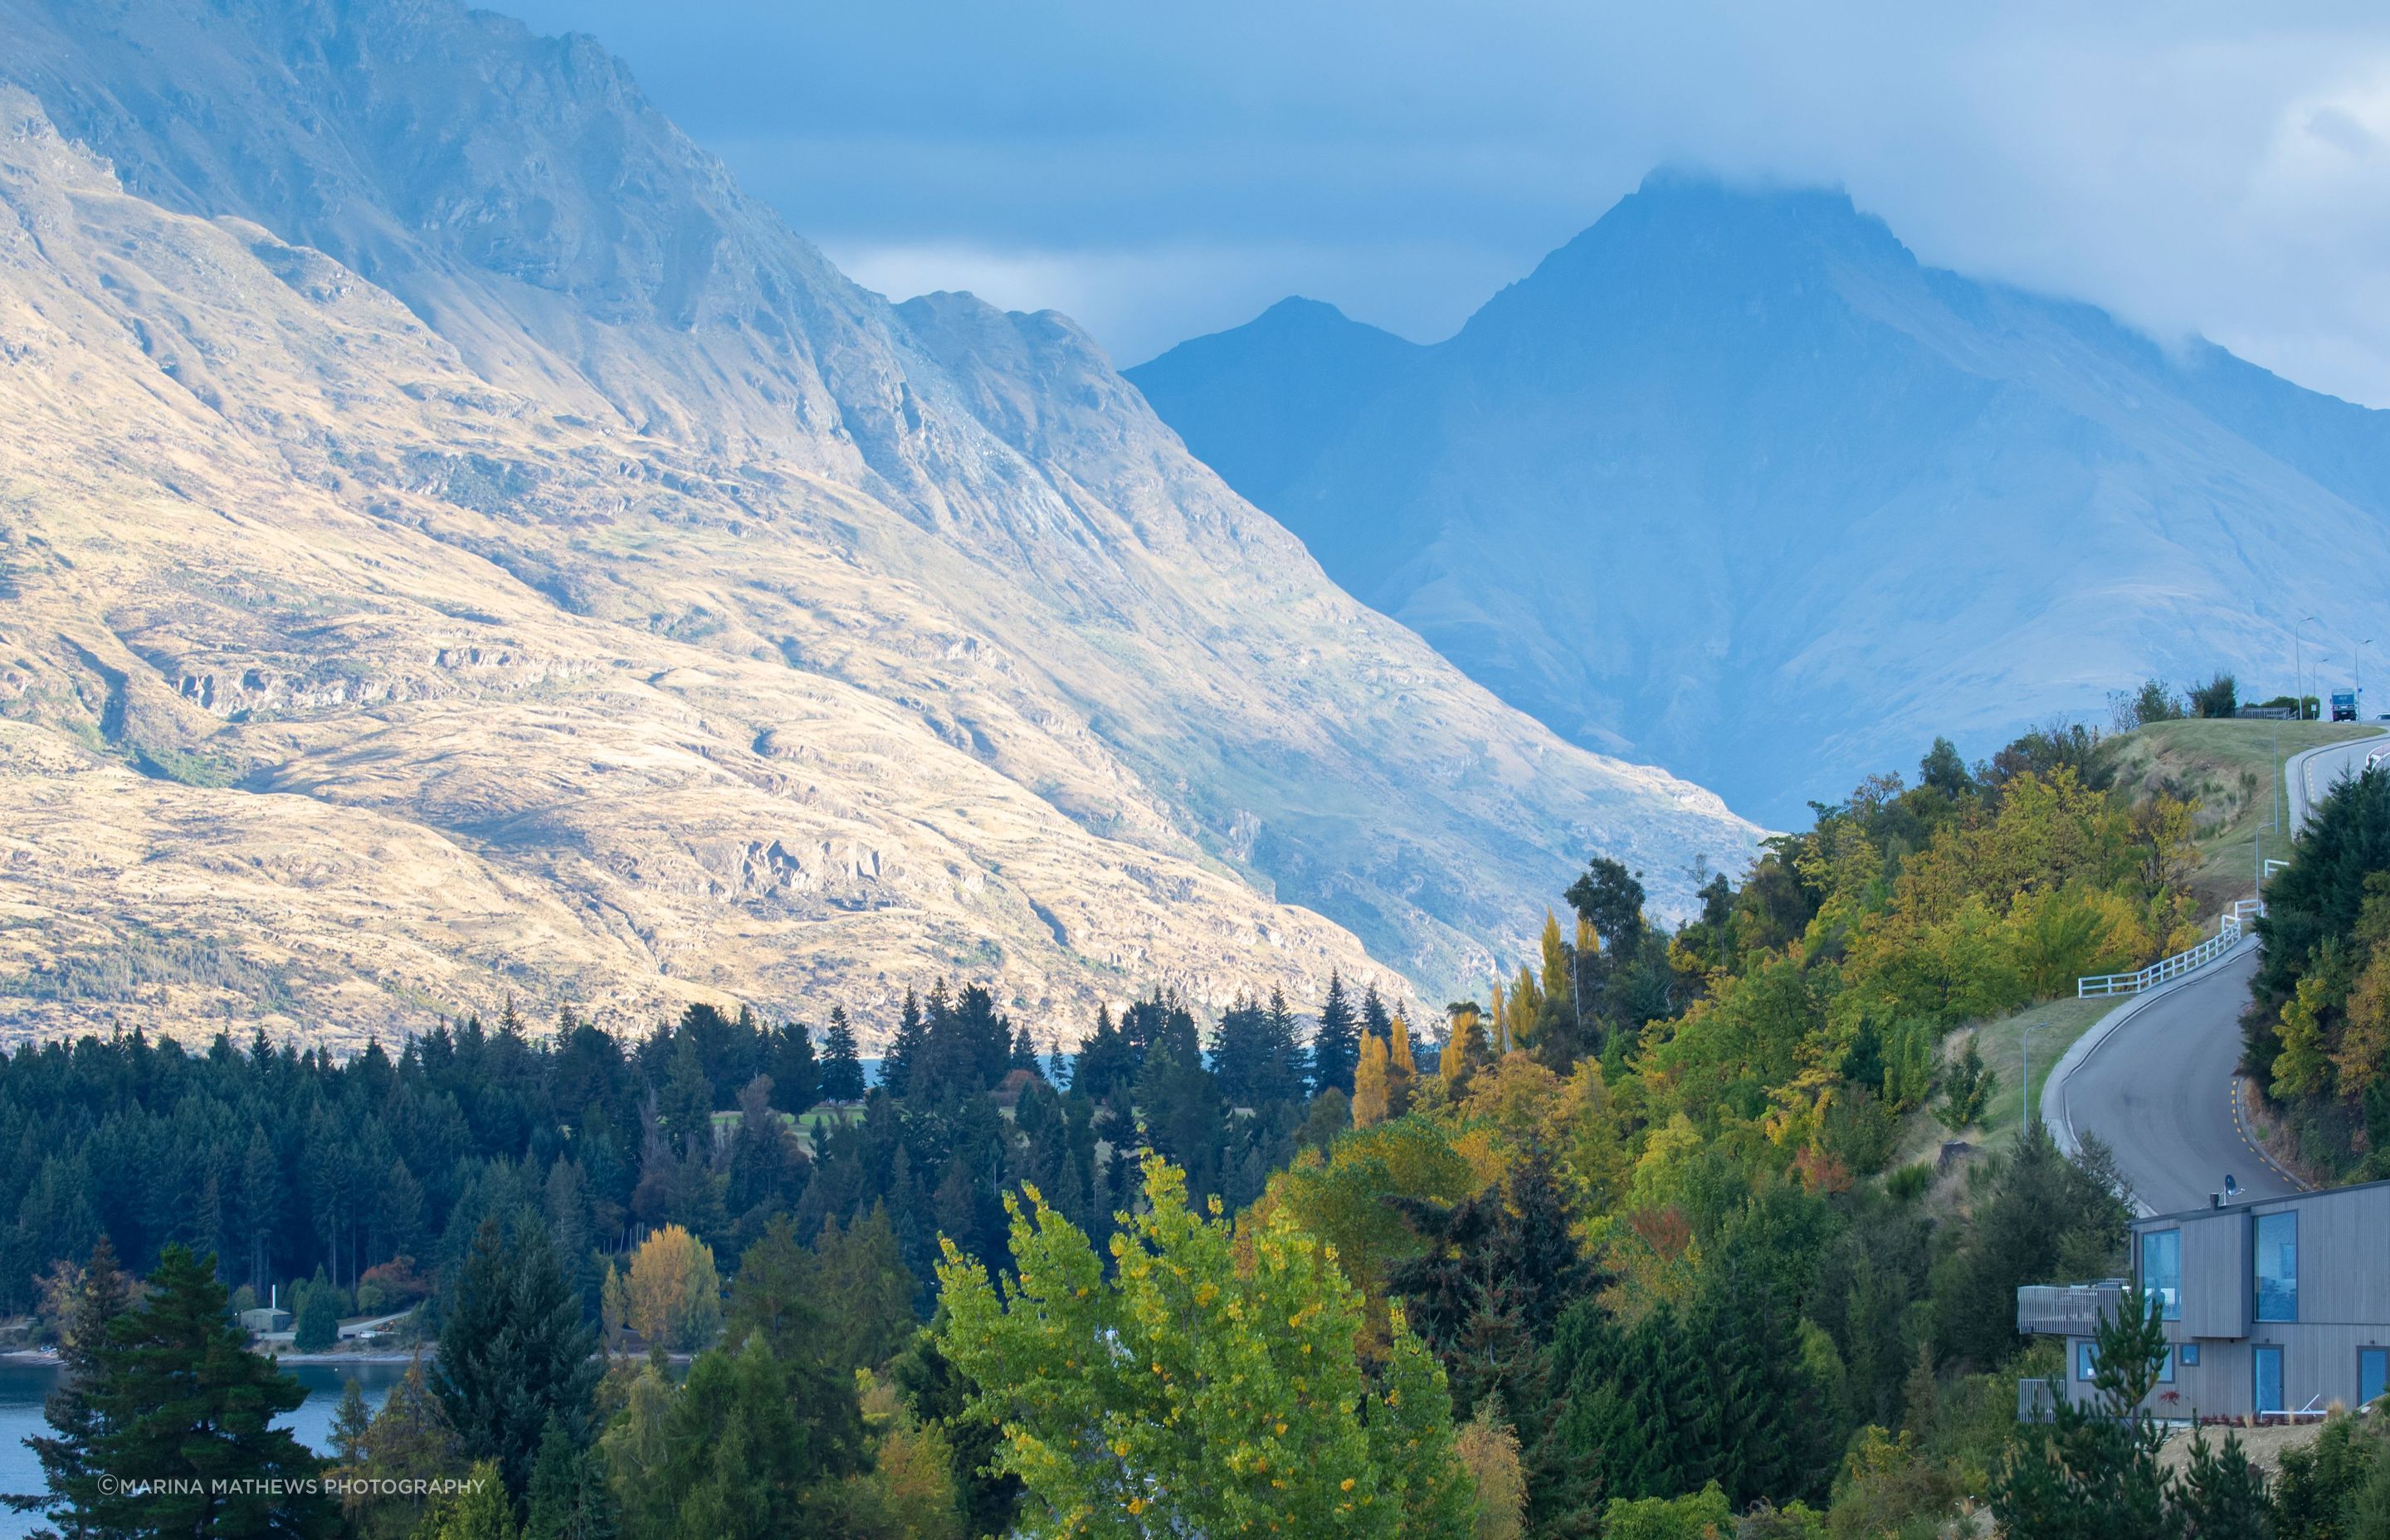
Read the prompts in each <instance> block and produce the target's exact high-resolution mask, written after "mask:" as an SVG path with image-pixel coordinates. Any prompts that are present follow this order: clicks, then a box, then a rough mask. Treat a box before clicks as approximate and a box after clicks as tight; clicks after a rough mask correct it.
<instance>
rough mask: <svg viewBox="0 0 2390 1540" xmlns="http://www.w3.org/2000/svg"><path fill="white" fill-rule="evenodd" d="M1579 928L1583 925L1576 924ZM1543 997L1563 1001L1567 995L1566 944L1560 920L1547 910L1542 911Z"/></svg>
mask: <svg viewBox="0 0 2390 1540" xmlns="http://www.w3.org/2000/svg"><path fill="white" fill-rule="evenodd" d="M1578 924H1579V925H1580V927H1581V926H1582V925H1583V924H1584V922H1583V921H1582V920H1580V921H1579V922H1578ZM1543 949H1544V979H1543V983H1544V996H1545V998H1547V999H1560V1000H1565V999H1567V998H1568V994H1569V955H1568V943H1567V942H1565V941H1563V940H1561V922H1560V918H1559V917H1558V916H1556V915H1554V914H1553V913H1552V912H1551V911H1550V910H1549V909H1547V910H1545V911H1544V939H1543Z"/></svg>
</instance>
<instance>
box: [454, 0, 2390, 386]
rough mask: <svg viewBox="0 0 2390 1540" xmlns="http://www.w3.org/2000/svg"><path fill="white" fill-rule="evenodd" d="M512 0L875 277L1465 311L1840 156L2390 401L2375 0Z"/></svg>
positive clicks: (1196, 312) (1198, 305) (1384, 310)
mask: <svg viewBox="0 0 2390 1540" xmlns="http://www.w3.org/2000/svg"><path fill="white" fill-rule="evenodd" d="M498 4H499V5H500V6H501V7H502V8H505V9H508V10H511V11H513V12H515V13H516V14H518V15H520V16H522V17H524V18H525V19H527V20H529V21H531V22H532V23H533V25H534V26H535V27H538V28H539V29H541V30H543V31H548V32H555V31H562V30H567V29H570V30H576V31H584V32H593V33H595V34H596V35H597V36H598V37H599V38H600V39H602V40H603V41H605V42H606V43H607V44H608V45H610V46H611V47H612V48H613V49H614V50H615V51H616V52H618V53H620V54H622V55H623V56H624V57H625V58H628V59H629V60H630V62H631V64H632V67H633V69H634V70H635V71H636V73H637V74H638V76H639V78H640V80H641V81H642V82H643V83H644V84H645V85H646V87H647V89H648V90H649V94H650V95H652V96H654V97H655V98H656V99H657V101H658V102H659V103H660V104H661V105H662V107H663V108H664V109H666V110H667V111H669V112H670V113H672V114H673V115H674V116H675V118H676V119H678V120H679V121H680V122H681V123H682V124H683V125H684V126H685V127H687V129H688V130H689V131H690V132H691V133H692V134H693V135H696V137H697V138H698V139H699V140H700V142H702V143H704V144H705V145H706V146H708V147H709V148H712V149H713V150H714V151H715V152H716V153H718V154H720V155H721V156H722V157H723V158H724V159H725V160H726V161H728V162H729V164H730V165H731V167H732V169H733V170H734V171H735V172H736V173H738V174H739V178H740V179H741V181H742V182H744V183H745V184H746V185H747V186H748V187H749V188H750V189H751V190H752V191H754V192H756V193H758V194H760V195H761V196H763V197H765V199H769V200H770V201H771V202H773V203H774V204H775V205H776V206H777V207H778V208H779V209H780V210H781V211H782V212H784V213H785V214H786V215H787V216H788V218H789V220H790V223H791V224H792V225H795V226H796V227H797V228H798V229H799V230H801V231H803V232H804V233H805V234H806V235H808V236H810V237H813V238H814V239H815V240H816V241H817V242H819V243H820V244H821V245H822V247H823V248H824V249H825V250H828V251H829V254H830V255H831V256H832V257H833V258H834V259H836V260H837V261H838V262H839V263H841V265H842V266H843V267H845V268H846V270H847V271H848V272H850V273H852V274H853V275H854V276H855V277H857V278H858V279H860V280H861V281H863V282H864V283H866V284H867V285H869V286H870V287H872V288H874V289H880V290H882V291H883V292H886V293H889V294H891V295H893V296H894V297H898V298H903V297H906V296H907V295H910V294H913V293H918V292H920V291H922V290H925V289H939V288H950V289H974V290H976V291H978V292H979V293H981V294H983V295H984V296H986V297H987V298H989V299H991V300H994V301H996V302H999V303H1002V304H1005V305H1008V306H1012V307H1015V308H1023V309H1032V308H1039V307H1045V306H1051V307H1053V308H1056V309H1060V310H1062V311H1065V312H1067V313H1069V314H1072V315H1073V316H1075V317H1076V318H1078V319H1079V320H1080V321H1081V322H1082V324H1084V325H1086V327H1088V328H1089V329H1090V330H1091V331H1093V332H1094V333H1095V334H1096V336H1097V337H1098V338H1099V340H1102V341H1103V342H1104V343H1105V344H1106V346H1107V347H1109V348H1110V349H1111V352H1112V353H1113V355H1114V357H1115V358H1116V360H1117V361H1119V362H1120V363H1122V364H1130V363H1135V362H1138V361H1140V360H1142V359H1144V358H1146V357H1148V356H1150V354H1152V353H1155V352H1158V351H1160V350H1161V349H1162V348H1163V347H1166V346H1168V345H1169V344H1170V343H1172V342H1174V341H1176V340H1180V339H1182V338H1185V337H1188V336H1191V335H1195V334H1197V333H1200V332H1204V331H1212V330H1217V329H1219V328H1221V327H1227V326H1233V325H1236V324H1238V323H1240V322H1242V321H1244V320H1247V319H1249V318H1250V317H1251V316H1252V315H1253V314H1255V313H1256V312H1258V311H1259V310H1261V309H1262V308H1263V307H1265V306H1266V305H1267V304H1268V303H1270V302H1272V301H1274V300H1277V299H1279V298H1281V297H1283V296H1285V295H1287V294H1290V293H1303V294H1307V295H1310V296H1312V297H1314V298H1317V299H1324V300H1329V301H1331V302H1335V303H1338V304H1340V305H1342V306H1343V307H1344V308H1345V309H1346V310H1347V311H1348V312H1350V313H1351V314H1355V315H1356V316H1358V317H1360V318H1362V319H1365V320H1368V321H1373V322H1375V323H1377V324H1379V325H1381V326H1385V327H1391V328H1392V329H1394V330H1396V331H1399V332H1402V333H1404V334H1405V335H1407V336H1410V337H1413V338H1417V339H1420V340H1433V339H1435V338H1438V337H1442V336H1445V335H1446V334H1448V333H1449V332H1450V331H1451V330H1452V329H1453V328H1454V327H1457V326H1458V324H1459V323H1460V321H1461V320H1462V318H1463V317H1465V316H1466V315H1467V314H1469V312H1470V311H1471V310H1473V309H1474V308H1476V306H1477V305H1478V304H1480V303H1482V302H1484V300H1485V298H1486V297H1487V296H1489V295H1490V294H1491V293H1492V292H1493V291H1494V290H1495V289H1498V288H1499V287H1500V286H1501V285H1502V284H1504V283H1506V282H1509V281H1510V280H1511V279H1514V278H1516V277H1519V276H1523V274H1524V273H1525V272H1526V271H1527V270H1528V269H1529V268H1530V267H1532V266H1533V265H1534V263H1535V262H1536V259H1537V258H1538V257H1540V256H1541V255H1542V254H1543V253H1544V252H1545V251H1546V250H1549V249H1550V248H1552V247H1554V246H1557V245H1559V244H1560V243H1561V242H1562V241H1563V240H1565V239H1567V238H1568V237H1570V236H1571V235H1573V234H1574V233H1575V232H1576V231H1577V230H1579V229H1581V228H1583V227H1584V226H1585V225H1588V224H1590V223H1592V221H1593V220H1594V219H1595V218H1597V217H1599V215H1600V212H1601V211H1602V210H1603V209H1604V208H1606V207H1607V206H1608V205H1609V204H1610V203H1611V202H1612V201H1613V200H1614V199H1616V198H1617V197H1618V196H1619V195H1620V194H1621V193H1623V192H1625V191H1626V190H1627V189H1629V188H1631V187H1632V186H1634V185H1635V184H1636V183H1637V182H1638V181H1639V180H1640V179H1641V177H1642V175H1643V174H1644V173H1645V172H1646V171H1648V170H1650V169H1651V167H1652V166H1653V165H1655V164H1661V163H1672V164H1677V165H1686V166H1696V167H1703V168H1708V169H1711V170H1715V171H1717V172H1720V173H1724V174H1728V175H1730V176H1735V177H1741V178H1764V179H1775V180H1782V181H1795V182H1814V183H1830V184H1831V183H1839V184H1841V185H1843V186H1847V187H1848V188H1849V189H1850V191H1851V193H1852V195H1853V197H1854V198H1855V199H1857V201H1858V202H1859V203H1860V205H1861V206H1862V207H1864V208H1867V209H1869V210H1870V211H1872V212H1877V213H1880V214H1882V215H1883V216H1884V217H1885V218H1886V219H1887V220H1889V221H1890V222H1891V224H1892V225H1893V227H1894V229H1895V230H1896V231H1897V232H1899V233H1900V234H1901V235H1902V236H1903V237H1905V238H1906V239H1907V240H1908V243H1909V244H1910V245H1911V246H1912V247H1914V248H1915V249H1917V250H1918V251H1919V252H1920V254H1921V255H1922V256H1923V257H1924V258H1926V260H1928V261H1931V262H1937V263H1944V264H1946V265H1950V266H1955V267H1960V268H1963V269H1965V270H1967V271H1969V272H1972V273H1975V274H1978V275H1983V276H1991V277H1996V278H2005V279H2009V280H2011V281H2015V282H2019V283H2024V284H2027V285H2030V286H2032V287H2035V288H2039V289H2049V290H2053V291H2056V292H2060V293H2063V294H2066V295H2070V296H2074V297H2078V298H2083V299H2088V300H2090V301H2093V302H2098V303H2101V304H2103V305H2105V306H2107V307H2108V308H2110V309H2112V310H2114V311H2116V312H2118V313H2119V314H2122V315H2124V316H2125V317H2126V318H2127V319H2128V320H2131V321H2133V322H2135V323H2136V324H2138V325H2140V326H2142V327H2146V328H2148V329H2150V330H2151V331H2152V332H2154V333H2156V334H2158V335H2160V336H2161V337H2172V336H2181V335H2186V334H2191V333H2198V334H2202V335H2205V336H2209V337H2212V338H2214V339H2215V340H2217V341H2220V342H2223V343H2224V344H2225V345H2227V346H2229V347H2231V348H2233V349H2234V350H2235V351H2236V352H2240V353H2243V354H2244V355H2246V356H2249V357H2252V358H2255V359H2256V360H2257V361H2259V362H2261V363H2264V364H2266V365H2268V366H2270V367H2272V368H2275V369H2277V370H2279V371H2280V372H2282V373H2284V374H2287V375H2289V376H2291V377H2292V378H2294V379H2299V380H2300V381H2301V382H2303V383H2306V384H2309V385H2312V386H2315V387H2317V388H2319V389H2323V390H2329V391H2334V392H2336V393H2338V394H2342V395H2345V396H2349V397H2352V398H2354V399H2358V400H2362V401H2366V402H2368V403H2370V404H2377V405H2384V406H2390V7H2384V6H2378V5H2376V6H2358V5H2306V6H2300V5H2268V6H2250V5H2246V4H2231V5H2222V4H2205V3H2200V0H2186V3H2179V4H2171V5H2143V4H2136V3H2127V4H2110V5H2104V6H2097V7H2087V6H2080V5H2054V4H2043V3H2037V0H2027V3H2023V4H2010V5H2003V6H1977V7H1959V6H1919V5H1916V4H1914V0H1907V3H1902V4H1878V3H1871V0H1860V3H1848V0H1813V3H1809V4H1804V5H1800V6H1793V5H1790V4H1784V3H1781V0H1779V3H1773V4H1770V3H1766V0H1763V3H1760V4H1750V3H1748V0H1746V3H1744V4H1741V5H1717V4H1710V3H1707V0H1686V3H1681V4H1676V5H1671V6H1651V5H1648V4H1643V5H1634V6H1621V5H1604V4H1596V5H1556V4H1522V3H1518V0H1481V3H1479V4H1474V5H1471V6H1452V5H1448V4H1438V5H1432V6H1431V5H1422V4H1418V3H1416V0H1377V3H1372V4H1366V5H1365V4H1359V3H1343V0H1336V3H1321V4H1303V3H1299V0H1277V3H1257V0H1210V3H1207V4H1204V5H1201V6H1163V5H1138V4H1127V5H1124V4H1120V3H1119V0H1111V3H1108V4H1099V3H1093V0H1014V3H1013V4H1010V5H1007V6H987V5H973V4H964V3H961V0H948V3H943V4H930V3H925V0H874V3H872V4H869V5H861V6H857V5H849V6H826V5H819V4H816V5H807V6H788V5H785V4H782V5H774V4H765V3H762V0H675V4H672V5H668V6H659V5H657V4H655V3H654V0H636V3H635V0H498ZM1960 11H1973V12H1981V13H1984V14H1976V15H1959V14H1956V13H1958V12H1960ZM2094 13H2096V14H2094Z"/></svg>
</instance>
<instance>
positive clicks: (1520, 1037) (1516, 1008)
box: [1509, 963, 1544, 1048]
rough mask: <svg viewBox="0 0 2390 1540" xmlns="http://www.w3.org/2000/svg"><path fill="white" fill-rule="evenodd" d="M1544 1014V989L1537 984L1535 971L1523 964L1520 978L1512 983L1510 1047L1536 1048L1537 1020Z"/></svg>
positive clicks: (1520, 967) (1520, 966) (1520, 969)
mask: <svg viewBox="0 0 2390 1540" xmlns="http://www.w3.org/2000/svg"><path fill="white" fill-rule="evenodd" d="M1543 1013H1544V991H1543V987H1542V986H1541V985H1539V984H1538V983H1536V975H1535V972H1534V970H1533V969H1530V968H1528V967H1527V965H1526V964H1525V963H1521V964H1520V965H1519V976H1518V977H1517V978H1516V979H1513V980H1512V981H1510V1008H1509V1018H1510V1047H1512V1048H1532V1047H1534V1046H1536V1018H1537V1017H1540V1016H1541V1015H1543Z"/></svg>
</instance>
